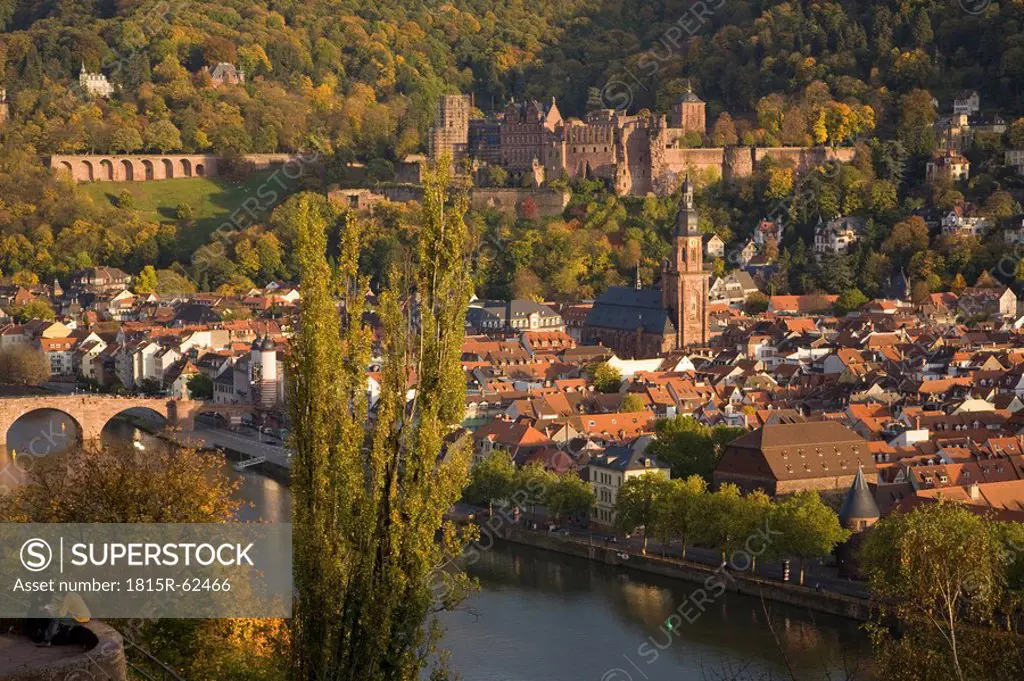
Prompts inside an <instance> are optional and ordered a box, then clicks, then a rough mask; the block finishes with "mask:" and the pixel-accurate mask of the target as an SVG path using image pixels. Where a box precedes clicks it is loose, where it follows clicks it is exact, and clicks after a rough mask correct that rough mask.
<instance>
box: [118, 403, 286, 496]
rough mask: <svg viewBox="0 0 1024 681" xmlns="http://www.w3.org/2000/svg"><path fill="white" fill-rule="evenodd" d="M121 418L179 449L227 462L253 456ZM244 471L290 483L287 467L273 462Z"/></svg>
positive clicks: (141, 420)
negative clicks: (217, 455)
mask: <svg viewBox="0 0 1024 681" xmlns="http://www.w3.org/2000/svg"><path fill="white" fill-rule="evenodd" d="M122 418H124V419H125V420H127V421H128V422H129V423H131V424H132V425H133V426H135V427H136V428H138V429H139V430H143V431H145V432H147V433H149V434H150V435H152V436H154V437H158V438H160V439H161V440H164V441H166V442H170V443H171V444H173V445H177V446H179V447H195V448H197V449H201V450H203V451H206V452H221V453H222V454H224V456H225V458H227V459H228V460H229V461H242V460H243V459H250V458H252V456H253V455H252V454H249V453H246V452H242V451H239V450H237V449H232V448H230V447H224V446H222V445H216V446H212V447H211V446H208V445H206V444H205V443H203V442H201V441H197V440H196V439H194V438H193V439H189V438H187V437H182V436H181V434H180V433H176V432H174V431H169V430H167V429H165V428H162V427H161V426H160V425H159V424H157V423H154V422H153V421H151V420H148V419H145V418H142V417H135V416H123V417H122ZM246 470H250V471H253V472H255V473H259V474H260V475H264V476H266V477H268V478H270V479H271V480H274V481H276V482H279V483H281V484H282V485H285V486H286V487H287V486H289V485H290V484H291V481H292V474H291V469H289V468H288V467H287V466H282V465H281V464H279V463H274V462H273V461H261V462H260V463H258V464H254V465H252V466H249V467H248V468H247V469H246Z"/></svg>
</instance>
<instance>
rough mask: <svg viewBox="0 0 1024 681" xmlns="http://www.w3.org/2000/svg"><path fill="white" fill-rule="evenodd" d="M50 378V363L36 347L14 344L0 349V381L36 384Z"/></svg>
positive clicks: (15, 383) (25, 384)
mask: <svg viewBox="0 0 1024 681" xmlns="http://www.w3.org/2000/svg"><path fill="white" fill-rule="evenodd" d="M48 380H50V365H49V362H47V361H46V355H44V354H43V353H42V352H41V351H40V350H38V349H37V348H33V347H30V346H28V345H14V346H11V347H9V348H5V349H4V350H0V383H2V384H5V385H22V386H37V385H42V384H43V383H45V382H46V381H48Z"/></svg>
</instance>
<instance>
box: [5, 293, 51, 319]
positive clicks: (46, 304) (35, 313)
mask: <svg viewBox="0 0 1024 681" xmlns="http://www.w3.org/2000/svg"><path fill="white" fill-rule="evenodd" d="M10 312H11V316H12V317H14V321H16V322H18V323H19V324H24V323H26V322H30V321H32V320H33V319H41V320H43V321H45V322H52V321H53V320H54V318H55V317H56V316H57V315H56V313H55V312H54V311H53V305H51V304H50V301H48V300H46V299H45V298H33V299H32V300H30V301H28V302H27V303H25V304H24V305H18V306H16V307H12V308H11V310H10Z"/></svg>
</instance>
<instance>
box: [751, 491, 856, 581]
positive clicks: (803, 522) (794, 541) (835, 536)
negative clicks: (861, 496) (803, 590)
mask: <svg viewBox="0 0 1024 681" xmlns="http://www.w3.org/2000/svg"><path fill="white" fill-rule="evenodd" d="M770 518H771V522H770V524H771V528H772V529H773V530H775V531H776V532H778V533H779V535H778V539H777V540H775V541H777V542H778V544H777V545H775V546H773V547H772V549H773V550H772V554H773V555H776V556H795V557H797V558H799V559H800V583H801V584H803V583H804V563H805V561H807V560H809V559H814V558H825V557H827V556H829V555H830V554H831V553H832V551H833V549H835V547H836V546H837V545H838V544H840V543H841V542H843V541H845V540H846V538H847V537H848V536H849V532H847V531H846V530H844V529H843V528H842V526H841V525H840V524H839V516H837V515H836V512H835V511H833V510H832V509H831V508H829V507H828V506H826V505H825V504H824V503H823V502H822V501H821V497H820V496H819V495H818V493H817V492H815V491H807V490H805V491H802V492H797V493H796V494H793V495H790V496H787V497H784V498H783V499H782V500H781V501H779V502H777V503H776V504H775V505H774V507H773V508H772V512H771V515H770Z"/></svg>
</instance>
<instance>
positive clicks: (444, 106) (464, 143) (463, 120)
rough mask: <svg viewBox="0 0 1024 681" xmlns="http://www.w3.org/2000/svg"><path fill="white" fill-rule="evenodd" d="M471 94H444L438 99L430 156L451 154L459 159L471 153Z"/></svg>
mask: <svg viewBox="0 0 1024 681" xmlns="http://www.w3.org/2000/svg"><path fill="white" fill-rule="evenodd" d="M471 109H472V101H471V100H470V97H469V95H442V96H441V98H440V99H439V100H438V101H437V110H436V112H435V114H434V126H433V127H432V128H431V129H430V139H429V147H430V158H432V159H436V158H438V157H440V156H441V155H442V154H445V153H447V154H449V155H450V156H451V157H452V159H453V160H455V161H458V160H461V159H463V158H465V157H466V155H467V154H468V153H469V116H470V110H471Z"/></svg>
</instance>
